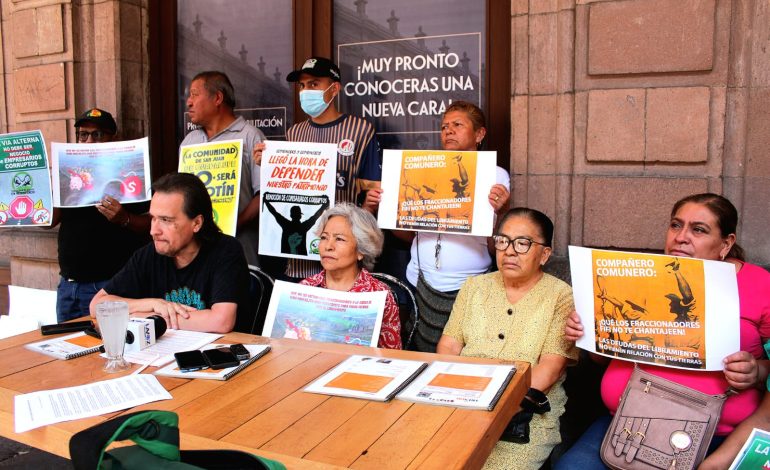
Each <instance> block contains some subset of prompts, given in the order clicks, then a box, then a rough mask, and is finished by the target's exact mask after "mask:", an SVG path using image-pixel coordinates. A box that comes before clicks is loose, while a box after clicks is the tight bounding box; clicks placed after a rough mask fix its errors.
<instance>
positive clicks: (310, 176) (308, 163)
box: [259, 141, 337, 260]
mask: <svg viewBox="0 0 770 470" xmlns="http://www.w3.org/2000/svg"><path fill="white" fill-rule="evenodd" d="M265 145H266V146H265V151H264V152H263V154H262V168H261V181H262V201H261V202H262V205H261V210H260V218H259V254H261V255H270V256H281V257H285V258H300V259H313V260H319V259H320V257H319V256H318V241H319V238H318V236H316V222H317V221H318V219H319V218H320V217H321V214H323V212H324V211H325V210H326V209H327V208H329V207H331V206H333V205H334V191H335V189H336V185H335V175H336V171H337V145H336V144H318V143H312V142H311V143H306V142H281V141H267V142H266V143H265Z"/></svg>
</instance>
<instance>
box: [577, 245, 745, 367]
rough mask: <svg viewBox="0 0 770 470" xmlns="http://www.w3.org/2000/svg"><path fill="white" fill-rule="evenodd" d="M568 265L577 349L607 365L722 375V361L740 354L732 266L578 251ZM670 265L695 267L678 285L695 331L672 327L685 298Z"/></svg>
mask: <svg viewBox="0 0 770 470" xmlns="http://www.w3.org/2000/svg"><path fill="white" fill-rule="evenodd" d="M569 258H570V271H571V275H572V292H573V296H574V299H575V309H576V310H577V313H578V315H580V320H581V322H582V323H583V331H584V332H585V334H584V335H583V336H582V337H581V338H580V339H579V340H578V341H577V342H576V345H577V346H578V347H579V348H582V349H585V350H586V351H590V352H595V353H597V354H602V355H605V356H608V357H611V358H613V359H622V360H630V361H635V362H642V363H650V364H655V365H659V366H664V367H674V368H679V369H686V370H711V371H715V370H722V369H723V364H722V359H724V357H725V356H728V355H730V354H732V353H734V352H737V351H739V350H740V302H739V297H738V284H737V278H736V274H735V266H734V265H733V264H731V263H726V262H722V261H711V260H701V259H693V258H684V257H674V256H668V255H656V254H650V253H631V252H621V251H611V250H594V249H591V248H583V247H577V246H570V247H569ZM677 262H678V263H680V264H681V270H683V269H684V267H685V265H690V266H696V267H698V269H697V270H691V271H690V272H691V274H690V278H688V279H685V280H686V281H687V283H688V289H690V290H691V291H692V296H693V298H694V300H693V301H692V302H691V303H690V304H689V307H688V306H685V307H688V308H692V312H691V313H692V314H691V317H692V318H694V321H693V323H697V324H698V325H697V327H695V326H690V325H686V322H684V323H683V322H677V321H676V318H677V316H676V314H674V313H672V311H673V310H675V309H676V308H675V304H678V303H679V304H681V302H682V301H683V298H684V297H685V294H684V293H682V288H681V287H679V284H678V279H677V277H676V275H675V274H674V273H675V271H674V269H673V267H672V266H673V264H675V263H677ZM677 269H678V270H679V269H680V268H677ZM681 270H680V271H679V272H681ZM696 271H698V274H697V276H696V275H695V273H696ZM701 273H702V274H701ZM699 293H700V294H699ZM602 298H604V299H606V300H604V306H602ZM679 308H680V309H681V308H683V307H682V306H681V305H680V307H679ZM680 330H681V331H682V333H679V331H680ZM632 335H633V336H632ZM643 337H646V338H647V339H646V340H645V339H643ZM689 338H700V340H699V341H698V342H697V343H693V344H697V346H698V347H697V348H688V347H684V346H681V344H683V343H682V342H683V341H688V340H689ZM674 342H679V344H676V343H674ZM672 343H674V345H672ZM597 345H605V346H603V348H604V349H602V348H600V347H599V346H597ZM704 349H705V354H701V352H702V351H703V350H704ZM696 352H697V353H696ZM687 353H689V354H691V356H689V357H688V356H687ZM686 361H690V362H686ZM693 361H697V362H699V364H696V363H695V362H693Z"/></svg>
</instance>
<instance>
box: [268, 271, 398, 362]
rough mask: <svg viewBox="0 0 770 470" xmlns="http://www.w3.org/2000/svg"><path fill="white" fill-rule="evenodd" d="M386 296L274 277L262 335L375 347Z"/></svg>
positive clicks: (382, 293) (385, 293) (382, 292)
mask: <svg viewBox="0 0 770 470" xmlns="http://www.w3.org/2000/svg"><path fill="white" fill-rule="evenodd" d="M386 296H387V291H379V292H340V291H336V290H331V289H324V288H322V287H311V286H305V285H301V284H294V283H291V282H284V281H276V283H275V287H274V288H273V294H272V296H271V297H270V306H269V307H268V309H267V318H266V319H265V326H264V329H263V330H262V336H269V337H271V338H291V339H304V340H308V341H323V342H327V343H344V344H357V345H363V346H371V347H376V346H377V341H378V340H379V338H380V327H381V326H382V315H383V313H384V311H385V297H386Z"/></svg>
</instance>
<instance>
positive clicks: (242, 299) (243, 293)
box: [104, 234, 254, 331]
mask: <svg viewBox="0 0 770 470" xmlns="http://www.w3.org/2000/svg"><path fill="white" fill-rule="evenodd" d="M104 290H105V291H106V292H107V293H108V294H112V295H117V296H120V297H127V298H131V299H144V298H154V299H164V300H167V301H170V302H178V303H180V304H184V305H188V306H191V307H195V308H196V309H198V310H203V309H208V308H211V306H212V305H214V304H216V303H220V302H235V303H237V304H238V311H237V316H236V322H235V329H236V330H239V331H242V329H241V328H239V327H240V326H241V325H250V324H251V322H250V321H249V320H250V317H253V316H254V311H253V310H254V309H253V308H252V306H251V305H252V304H251V299H250V298H249V270H248V265H247V264H246V257H245V256H244V255H243V248H242V247H241V244H240V243H239V242H238V240H236V239H235V238H233V237H231V236H229V235H223V234H218V235H217V236H216V238H215V239H214V240H213V241H212V242H210V243H208V244H206V245H204V246H202V247H201V249H200V251H199V252H198V254H197V255H196V256H195V259H193V260H192V262H191V263H190V264H188V265H187V266H185V267H184V268H182V269H177V268H176V266H175V265H174V259H173V258H171V257H168V256H163V255H159V254H158V253H157V252H156V251H155V246H154V244H152V243H148V244H147V245H146V246H144V247H143V248H141V249H140V250H139V251H137V252H136V253H135V254H134V256H132V257H131V259H130V260H129V261H128V263H127V264H126V266H125V267H124V268H123V269H121V270H120V272H118V274H116V275H115V277H113V278H112V279H111V280H110V282H108V283H107V285H106V286H105V287H104ZM193 314H194V313H193Z"/></svg>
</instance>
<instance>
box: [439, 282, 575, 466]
mask: <svg viewBox="0 0 770 470" xmlns="http://www.w3.org/2000/svg"><path fill="white" fill-rule="evenodd" d="M573 305H574V302H573V300H572V289H571V288H570V286H569V285H568V284H566V283H565V282H563V281H561V280H559V279H557V278H555V277H553V276H551V275H549V274H544V275H543V277H542V278H541V279H540V281H538V283H537V284H536V285H535V286H534V287H533V288H532V289H531V290H530V291H529V292H527V293H526V294H525V296H524V297H522V298H521V299H520V300H519V301H517V302H516V303H515V304H511V303H510V302H508V299H507V297H506V295H505V286H504V285H503V278H502V275H501V274H500V273H499V272H494V273H490V274H484V275H481V276H476V277H471V278H469V279H468V280H467V281H466V282H465V284H464V285H463V287H462V289H460V293H459V294H458V296H457V300H456V301H455V304H454V307H453V309H452V314H451V315H450V317H449V321H448V322H447V324H446V326H445V327H444V334H445V335H447V336H450V337H452V338H454V339H455V340H457V341H459V342H460V343H462V344H464V347H463V350H462V352H461V353H460V354H461V355H463V356H473V357H489V358H495V359H505V360H515V361H526V362H529V363H530V364H532V365H533V366H535V365H537V363H538V360H539V359H540V356H541V355H542V354H559V355H561V356H564V357H566V358H568V359H569V360H570V362H574V361H575V360H577V356H578V353H577V349H575V345H574V343H571V342H569V341H566V340H565V339H564V324H565V322H566V321H567V317H568V316H569V314H570V312H572V310H573V308H574V306H573ZM563 381H564V375H562V377H560V378H559V380H558V381H557V382H556V383H555V384H554V385H553V387H551V390H550V391H549V392H548V394H547V395H548V400H549V401H550V402H551V411H549V412H548V413H544V414H542V415H537V414H536V415H535V416H534V417H533V418H532V421H531V422H530V442H529V444H514V443H511V442H504V441H500V442H498V443H497V445H496V446H495V448H494V449H493V451H492V454H491V455H490V456H489V459H488V460H487V462H486V464H485V465H484V468H505V469H517V468H521V469H537V468H540V466H542V464H543V462H545V460H546V459H547V458H548V455H549V454H550V453H551V450H552V449H553V447H554V446H555V445H556V444H558V443H559V442H561V436H560V434H559V417H560V416H561V415H562V413H564V405H565V404H566V402H567V396H566V395H565V393H564V387H562V382H563Z"/></svg>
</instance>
